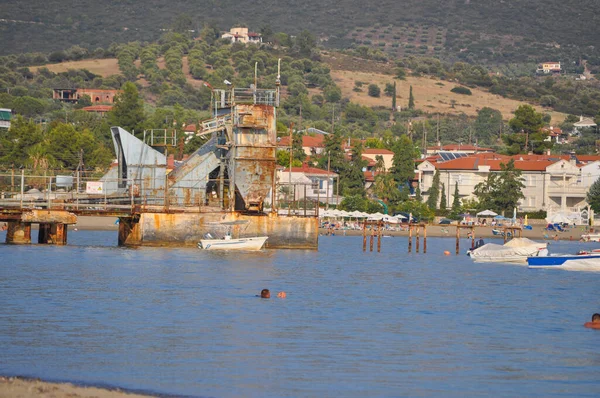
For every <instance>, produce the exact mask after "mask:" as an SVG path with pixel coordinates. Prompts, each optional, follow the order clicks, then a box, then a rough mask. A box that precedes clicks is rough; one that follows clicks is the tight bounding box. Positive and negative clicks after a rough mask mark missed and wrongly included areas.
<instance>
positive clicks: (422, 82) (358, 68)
mask: <svg viewBox="0 0 600 398" xmlns="http://www.w3.org/2000/svg"><path fill="white" fill-rule="evenodd" d="M157 61H158V66H159V68H164V60H163V59H162V58H159V59H158V60H157ZM182 61H183V69H184V73H185V75H186V77H187V80H188V81H189V83H190V84H192V85H193V86H194V87H200V86H201V85H202V82H201V81H199V80H195V79H193V78H192V76H191V75H190V74H189V66H188V62H187V57H184V58H183V60H182ZM323 61H324V62H326V63H327V64H328V65H329V67H330V68H331V76H332V78H333V80H334V81H335V82H336V84H337V85H338V86H340V88H341V89H342V95H343V96H344V97H347V98H350V100H351V101H353V102H356V103H358V104H361V105H366V106H385V107H390V106H391V103H392V100H391V98H390V97H386V96H384V95H383V94H382V96H381V97H380V98H373V97H370V96H368V95H367V86H368V85H369V84H377V85H379V86H380V87H381V89H382V93H383V89H384V88H385V84H386V83H392V82H393V81H394V78H393V65H392V64H389V63H380V62H375V61H368V60H364V59H360V58H354V57H349V56H346V55H343V54H337V53H335V54H334V53H324V55H323ZM44 67H46V68H48V69H49V70H50V71H52V72H55V73H58V72H66V71H67V70H69V69H87V70H89V71H90V72H92V73H95V74H98V75H101V76H103V77H105V76H110V75H114V74H118V73H120V72H119V65H118V64H117V60H116V59H115V58H106V59H88V60H83V61H70V62H63V63H60V64H48V65H44ZM39 68H40V66H38V67H32V68H31V70H32V71H36V70H37V69H39ZM356 81H360V82H363V83H365V85H364V86H363V88H362V89H363V91H362V92H356V91H353V89H354V83H355V82H356ZM411 85H412V86H413V95H414V97H415V105H416V107H417V108H418V109H422V110H424V111H425V112H428V113H441V114H451V115H458V114H461V113H465V114H466V115H468V116H476V115H477V112H478V111H479V110H480V109H481V108H483V107H486V106H487V107H490V108H494V109H497V110H499V111H500V112H501V113H502V116H503V117H504V119H506V120H508V119H510V118H511V117H512V114H513V112H514V111H515V109H517V108H518V107H519V105H522V104H524V102H521V101H516V100H511V99H508V98H503V97H500V96H498V95H494V94H491V93H489V92H487V91H485V90H483V89H478V88H474V89H471V91H472V93H473V95H461V94H455V93H452V92H450V90H451V89H452V88H453V87H454V86H456V84H454V83H450V82H447V81H442V80H438V79H434V78H429V77H407V78H406V80H396V87H397V89H396V90H397V100H396V103H397V105H398V106H401V107H405V106H407V104H408V94H409V87H410V86H411ZM453 101H454V102H455V103H454V107H453V105H452V103H453ZM535 107H536V108H537V109H538V111H540V112H544V113H550V114H551V115H552V123H553V124H558V123H560V122H562V121H563V120H564V119H565V117H566V114H564V113H560V112H554V111H551V110H549V109H545V108H542V107H540V106H535Z"/></svg>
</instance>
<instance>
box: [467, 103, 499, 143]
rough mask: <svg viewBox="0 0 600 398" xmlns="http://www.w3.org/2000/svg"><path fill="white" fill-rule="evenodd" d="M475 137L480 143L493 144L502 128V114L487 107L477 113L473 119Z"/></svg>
mask: <svg viewBox="0 0 600 398" xmlns="http://www.w3.org/2000/svg"><path fill="white" fill-rule="evenodd" d="M474 127H475V136H476V137H477V138H478V139H479V141H480V142H482V143H486V144H488V145H489V144H492V143H494V141H495V139H496V138H497V137H498V136H499V134H500V129H501V128H502V114H501V113H500V111H498V110H496V109H492V108H489V107H487V106H485V107H483V108H481V110H480V111H479V112H477V119H475V126H474Z"/></svg>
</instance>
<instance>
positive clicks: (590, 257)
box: [527, 251, 600, 271]
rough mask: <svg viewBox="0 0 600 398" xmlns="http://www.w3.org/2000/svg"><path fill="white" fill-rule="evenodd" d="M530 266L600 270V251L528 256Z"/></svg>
mask: <svg viewBox="0 0 600 398" xmlns="http://www.w3.org/2000/svg"><path fill="white" fill-rule="evenodd" d="M527 265H528V266H529V268H560V269H566V270H578V271H600V253H599V252H597V251H594V252H584V254H575V255H557V256H539V257H528V258H527Z"/></svg>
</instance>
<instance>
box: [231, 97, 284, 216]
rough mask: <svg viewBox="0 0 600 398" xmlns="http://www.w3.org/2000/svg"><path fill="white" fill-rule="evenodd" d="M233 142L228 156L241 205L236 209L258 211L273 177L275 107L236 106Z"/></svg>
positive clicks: (237, 205) (237, 204) (260, 209)
mask: <svg viewBox="0 0 600 398" xmlns="http://www.w3.org/2000/svg"><path fill="white" fill-rule="evenodd" d="M235 115H236V116H235V118H234V119H235V122H236V125H234V128H233V141H234V143H235V152H234V153H235V155H234V156H233V157H230V164H229V167H230V170H234V174H235V176H234V180H235V186H236V188H237V191H238V192H239V194H240V196H241V199H242V200H243V202H244V203H242V204H239V203H236V208H237V209H246V210H254V211H262V204H263V202H264V201H265V200H266V199H267V198H268V195H269V191H270V190H271V188H272V186H273V182H274V178H275V169H276V136H277V132H276V121H275V108H274V107H272V106H268V105H238V106H236V110H235Z"/></svg>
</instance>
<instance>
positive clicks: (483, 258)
mask: <svg viewBox="0 0 600 398" xmlns="http://www.w3.org/2000/svg"><path fill="white" fill-rule="evenodd" d="M547 246H548V243H546V242H541V243H540V242H535V241H533V240H531V239H527V238H514V239H512V240H510V241H508V242H507V243H506V244H504V245H498V244H495V243H488V244H485V245H483V246H480V247H479V248H477V249H475V250H472V251H471V252H470V253H468V254H469V256H470V257H471V258H472V259H473V260H474V261H475V262H476V263H515V262H517V263H525V262H527V258H528V257H534V256H546V255H547V254H548V250H547Z"/></svg>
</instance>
